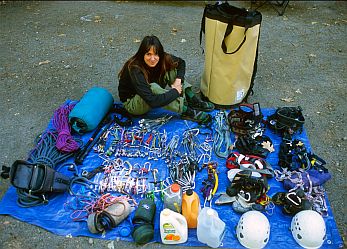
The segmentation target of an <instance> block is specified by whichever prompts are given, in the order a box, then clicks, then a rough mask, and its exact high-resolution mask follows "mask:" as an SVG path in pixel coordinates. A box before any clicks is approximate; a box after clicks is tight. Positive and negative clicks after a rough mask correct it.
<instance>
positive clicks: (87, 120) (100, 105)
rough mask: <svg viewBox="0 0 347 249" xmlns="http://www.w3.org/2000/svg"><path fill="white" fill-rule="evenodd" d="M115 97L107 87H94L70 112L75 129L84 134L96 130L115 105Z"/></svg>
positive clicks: (70, 118)
mask: <svg viewBox="0 0 347 249" xmlns="http://www.w3.org/2000/svg"><path fill="white" fill-rule="evenodd" d="M113 102H114V100H113V97H112V94H111V93H109V92H108V91H107V90H106V89H104V88H101V87H92V88H91V89H89V90H88V92H87V93H86V94H84V96H83V97H82V98H81V100H80V101H79V102H78V103H77V104H76V105H75V107H74V108H73V109H72V110H71V112H70V114H69V123H70V125H71V127H72V129H73V130H75V131H76V132H77V133H79V134H82V133H86V132H88V131H92V130H94V129H95V128H96V127H97V126H98V124H99V123H100V122H101V121H102V119H103V118H104V117H105V116H106V115H107V113H108V112H109V110H110V109H111V108H112V106H113Z"/></svg>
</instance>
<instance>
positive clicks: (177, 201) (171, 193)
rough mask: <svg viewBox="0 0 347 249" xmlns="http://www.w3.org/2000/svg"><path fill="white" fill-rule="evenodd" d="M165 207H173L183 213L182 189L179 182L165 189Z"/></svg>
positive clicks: (173, 209) (172, 208)
mask: <svg viewBox="0 0 347 249" xmlns="http://www.w3.org/2000/svg"><path fill="white" fill-rule="evenodd" d="M164 208H168V209H171V210H172V211H175V212H177V213H181V208H182V190H181V186H180V185H178V184H177V183H173V184H171V186H170V187H168V188H167V189H165V191H164Z"/></svg>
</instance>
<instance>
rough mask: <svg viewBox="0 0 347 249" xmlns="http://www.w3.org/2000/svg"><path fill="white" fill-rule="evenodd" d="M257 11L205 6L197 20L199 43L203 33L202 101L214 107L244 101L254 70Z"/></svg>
mask: <svg viewBox="0 0 347 249" xmlns="http://www.w3.org/2000/svg"><path fill="white" fill-rule="evenodd" d="M261 20H262V16H261V14H260V13H259V12H258V11H247V10H246V9H244V8H243V9H240V8H237V7H234V6H231V5H229V4H228V3H227V2H225V3H222V4H218V3H216V4H214V5H211V4H208V5H206V7H205V9H204V14H203V17H202V20H201V29H200V44H201V40H202V34H203V33H204V34H205V65H204V72H203V75H202V78H201V84H200V90H201V93H202V98H203V99H205V100H209V101H211V102H212V103H214V104H215V105H216V106H217V107H218V106H220V107H223V106H224V107H230V106H232V105H235V104H238V103H241V102H242V101H247V97H248V95H249V93H250V92H251V91H252V87H253V81H254V77H255V74H256V70H257V58H258V56H257V54H258V42H259V32H260V23H261Z"/></svg>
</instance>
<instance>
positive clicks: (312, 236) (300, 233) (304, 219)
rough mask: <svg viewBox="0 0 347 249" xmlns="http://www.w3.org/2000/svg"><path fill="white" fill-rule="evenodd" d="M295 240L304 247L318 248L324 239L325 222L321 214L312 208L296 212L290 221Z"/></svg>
mask: <svg viewBox="0 0 347 249" xmlns="http://www.w3.org/2000/svg"><path fill="white" fill-rule="evenodd" d="M290 227H291V231H292V235H293V237H294V239H295V241H296V242H297V243H298V244H299V245H300V246H302V247H304V248H310V249H313V248H319V247H321V246H322V244H323V242H324V239H325V234H326V230H325V223H324V219H323V218H322V216H321V215H320V214H319V213H317V212H316V211H313V210H303V211H300V212H299V213H297V214H296V215H295V216H294V217H293V219H292V223H291V226H290Z"/></svg>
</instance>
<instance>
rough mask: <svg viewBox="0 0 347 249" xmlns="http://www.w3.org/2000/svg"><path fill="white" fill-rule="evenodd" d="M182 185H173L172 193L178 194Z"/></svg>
mask: <svg viewBox="0 0 347 249" xmlns="http://www.w3.org/2000/svg"><path fill="white" fill-rule="evenodd" d="M180 188H181V187H180V185H178V184H177V183H173V184H172V185H171V191H172V192H175V193H176V192H178V191H180Z"/></svg>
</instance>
